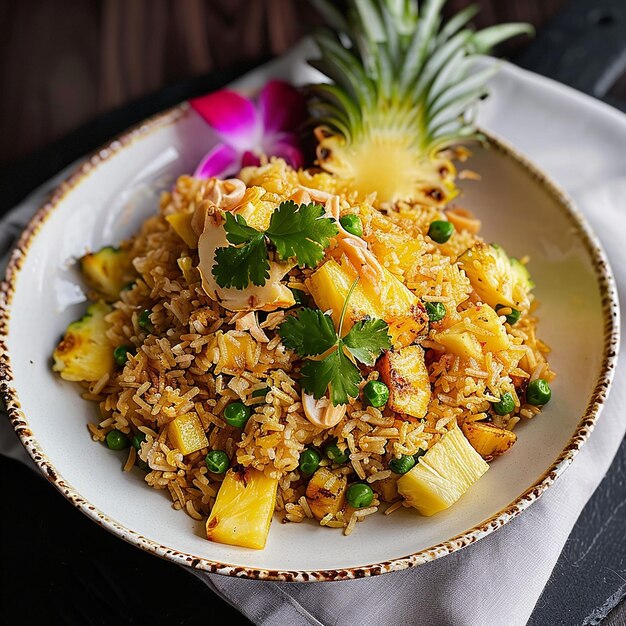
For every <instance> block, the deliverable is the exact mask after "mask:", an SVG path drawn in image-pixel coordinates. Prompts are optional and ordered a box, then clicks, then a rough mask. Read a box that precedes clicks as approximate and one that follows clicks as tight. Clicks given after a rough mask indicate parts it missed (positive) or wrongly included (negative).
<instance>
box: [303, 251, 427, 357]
mask: <svg viewBox="0 0 626 626" xmlns="http://www.w3.org/2000/svg"><path fill="white" fill-rule="evenodd" d="M384 272H385V283H384V284H382V285H379V289H380V293H376V292H375V291H374V289H372V288H371V287H370V286H369V285H367V284H365V283H364V282H363V281H361V282H359V283H358V284H357V286H356V288H355V289H354V291H353V292H352V296H351V298H350V301H349V302H348V307H347V309H346V316H345V318H344V322H343V329H344V331H345V332H346V333H347V332H348V331H349V330H350V328H352V326H353V324H354V323H355V322H357V321H359V320H362V319H363V318H364V317H365V316H367V315H369V316H371V317H375V318H380V319H383V320H385V321H386V322H387V324H389V336H390V337H391V342H392V344H393V345H394V347H402V346H407V345H409V344H411V343H413V341H414V340H415V338H416V337H417V336H418V335H419V333H420V332H421V331H422V329H423V328H424V327H425V326H426V321H427V319H428V318H427V316H426V313H425V311H424V307H423V306H422V304H421V302H420V301H419V299H418V298H417V296H415V295H414V294H413V293H411V291H409V290H408V289H407V288H406V287H405V286H404V285H403V284H402V282H401V281H399V280H398V279H397V278H396V277H395V276H394V275H393V274H392V273H391V272H389V271H388V270H384ZM356 276H357V275H356V272H355V271H354V269H353V268H352V267H351V266H350V265H349V264H347V263H344V264H341V265H340V264H339V263H337V261H335V260H334V259H330V260H328V261H326V263H324V265H322V267H320V268H319V269H318V270H317V271H316V272H315V273H314V274H313V275H312V276H311V277H310V278H309V279H307V281H306V286H307V288H308V290H309V292H310V293H311V295H312V296H313V299H314V300H315V304H317V306H318V307H319V308H320V309H321V310H322V311H328V310H329V309H330V310H331V315H332V318H333V321H334V322H335V326H336V327H338V325H339V317H340V316H341V310H342V308H343V305H344V302H345V300H346V297H347V295H348V292H349V291H350V287H351V286H352V284H353V283H354V280H355V279H356Z"/></svg>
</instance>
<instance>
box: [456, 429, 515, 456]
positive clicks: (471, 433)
mask: <svg viewBox="0 0 626 626" xmlns="http://www.w3.org/2000/svg"><path fill="white" fill-rule="evenodd" d="M462 430H463V434H464V435H465V436H466V437H467V440H468V441H469V442H470V443H471V444H472V447H473V448H474V450H476V452H478V454H480V456H482V457H483V458H484V459H490V458H492V457H494V456H499V455H500V454H504V453H505V452H506V451H507V450H508V449H509V448H510V447H511V446H512V445H513V444H514V443H515V442H516V441H517V435H516V434H515V433H514V432H511V431H510V430H505V429H504V428H498V427H497V426H493V425H492V424H486V423H484V422H465V423H464V424H463V426H462Z"/></svg>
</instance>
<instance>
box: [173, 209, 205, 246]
mask: <svg viewBox="0 0 626 626" xmlns="http://www.w3.org/2000/svg"><path fill="white" fill-rule="evenodd" d="M192 218H193V213H172V214H171V215H166V216H165V219H166V221H167V222H168V223H169V224H170V226H171V227H172V228H173V229H174V232H175V233H176V234H177V235H178V236H179V237H180V238H181V239H182V240H183V241H184V242H185V244H186V245H187V246H189V247H190V248H192V249H195V248H197V247H198V235H196V233H195V231H194V229H193V228H192V227H191V220H192Z"/></svg>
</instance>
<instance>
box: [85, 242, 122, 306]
mask: <svg viewBox="0 0 626 626" xmlns="http://www.w3.org/2000/svg"><path fill="white" fill-rule="evenodd" d="M79 264H80V269H81V271H82V272H83V275H84V276H85V280H86V281H87V284H88V285H89V286H90V287H92V288H93V289H94V290H95V291H96V292H97V294H98V296H100V297H101V298H103V299H104V300H106V301H107V302H114V301H115V300H118V299H119V297H120V291H122V289H123V288H124V287H125V286H126V285H127V284H128V283H129V282H131V281H132V280H133V277H134V275H135V272H134V269H133V266H132V264H131V261H130V257H129V255H128V252H127V251H126V250H123V249H121V248H114V247H112V246H106V247H104V248H102V249H101V250H98V252H91V253H89V254H86V255H85V256H84V257H82V258H81V259H80V261H79Z"/></svg>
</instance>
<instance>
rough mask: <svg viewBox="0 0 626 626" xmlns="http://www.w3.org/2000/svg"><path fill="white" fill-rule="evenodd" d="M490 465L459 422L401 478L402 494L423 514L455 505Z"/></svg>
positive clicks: (399, 483)
mask: <svg viewBox="0 0 626 626" xmlns="http://www.w3.org/2000/svg"><path fill="white" fill-rule="evenodd" d="M488 469H489V465H487V463H486V462H485V461H484V460H483V458H482V457H481V456H480V454H478V452H476V450H474V448H472V446H471V445H470V443H469V441H468V440H467V439H466V438H465V437H464V436H463V433H462V432H461V429H460V428H459V427H458V426H455V427H454V428H453V429H452V430H450V431H448V432H447V433H446V434H445V435H444V436H443V437H442V438H441V439H440V440H439V441H438V442H437V443H436V444H435V445H434V446H433V447H432V448H430V449H429V450H428V452H427V453H426V454H424V455H423V456H422V457H420V459H419V461H418V463H417V465H416V466H415V467H414V468H413V469H412V470H411V471H410V472H408V473H406V474H404V476H402V477H400V479H399V480H398V491H399V492H400V495H401V496H402V497H403V498H404V499H405V500H406V501H407V503H408V504H410V505H411V506H412V507H415V508H416V509H417V510H418V511H419V513H421V514H422V515H434V514H435V513H439V512H440V511H443V510H444V509H447V508H448V507H450V506H452V505H453V504H454V503H455V502H456V501H457V500H458V499H459V498H460V497H461V496H462V495H463V494H464V493H465V492H466V491H467V490H468V489H469V488H470V487H471V486H472V485H473V484H474V483H475V482H476V481H477V480H478V479H479V478H480V477H481V476H482V475H483V474H484V473H485V472H486V471H487V470H488Z"/></svg>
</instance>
